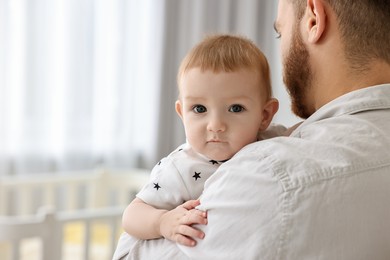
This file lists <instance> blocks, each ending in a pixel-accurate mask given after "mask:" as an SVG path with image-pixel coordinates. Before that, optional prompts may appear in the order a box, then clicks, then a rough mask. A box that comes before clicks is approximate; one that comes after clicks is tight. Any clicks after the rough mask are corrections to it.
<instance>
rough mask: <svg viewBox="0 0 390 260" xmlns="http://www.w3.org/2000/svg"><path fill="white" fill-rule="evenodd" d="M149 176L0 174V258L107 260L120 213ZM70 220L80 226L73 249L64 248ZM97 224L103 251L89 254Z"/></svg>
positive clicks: (138, 172) (142, 172) (143, 172)
mask: <svg viewBox="0 0 390 260" xmlns="http://www.w3.org/2000/svg"><path fill="white" fill-rule="evenodd" d="M148 178H149V171H148V170H143V169H133V170H130V171H117V170H116V171H114V170H102V169H98V170H95V171H92V172H91V171H80V172H68V173H62V174H33V175H24V176H15V177H0V259H13V260H20V259H29V260H30V259H43V260H61V259H72V260H77V259H80V260H81V259H93V260H95V259H102V260H103V259H110V257H111V256H112V254H113V251H114V249H115V246H116V242H117V239H118V237H119V234H120V233H121V227H120V219H121V215H122V212H123V210H124V208H125V206H126V205H127V204H128V203H129V202H130V201H131V200H132V198H133V197H134V195H135V193H136V192H137V191H138V190H139V189H140V188H141V187H142V186H143V185H144V184H145V183H146V181H147V180H148ZM69 223H76V224H77V225H81V226H82V229H83V230H84V232H83V236H84V237H83V239H82V242H81V245H80V246H78V248H79V249H78V250H74V249H73V251H72V250H65V248H68V249H69V246H68V245H66V244H65V242H66V241H64V235H65V234H64V232H65V229H66V228H67V227H68V224H69ZM76 224H74V225H76ZM96 224H97V225H100V226H102V225H105V226H106V228H105V229H106V230H108V231H109V232H108V233H107V232H106V233H107V234H106V235H107V238H106V239H108V240H109V241H108V243H107V247H109V248H108V249H106V251H105V253H106V254H105V255H104V254H102V253H99V251H97V252H95V254H94V255H93V254H92V253H91V252H92V250H91V247H92V243H91V238H92V235H91V233H92V231H91V230H92V229H93V228H94V225H96ZM68 233H69V232H68ZM26 241H27V242H30V248H31V244H35V245H37V246H35V247H33V248H35V250H34V252H33V253H31V252H30V251H29V250H31V249H29V247H28V246H26V244H27V245H28V243H25V242H26ZM32 241H34V242H32ZM69 251H70V252H69ZM95 251H96V250H95ZM72 252H73V253H72Z"/></svg>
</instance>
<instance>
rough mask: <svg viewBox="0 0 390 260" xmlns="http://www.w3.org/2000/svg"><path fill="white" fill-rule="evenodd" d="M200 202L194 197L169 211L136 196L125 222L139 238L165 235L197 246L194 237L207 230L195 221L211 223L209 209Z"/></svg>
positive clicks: (201, 237)
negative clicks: (204, 210) (205, 209)
mask: <svg viewBox="0 0 390 260" xmlns="http://www.w3.org/2000/svg"><path fill="white" fill-rule="evenodd" d="M199 204H200V202H199V200H190V201H187V202H185V203H183V204H182V205H180V206H178V207H176V208H174V209H172V210H169V211H168V210H162V209H156V208H154V207H152V206H150V205H148V204H146V203H145V202H144V201H142V200H141V199H139V198H135V199H134V200H133V201H132V202H131V203H130V205H129V206H127V208H126V209H125V211H124V213H123V217H122V226H123V229H124V230H125V231H126V232H127V233H128V234H130V235H132V236H134V237H136V238H139V239H155V238H161V237H164V238H166V239H169V240H172V241H174V242H177V243H179V244H182V245H185V246H195V244H196V241H195V240H194V238H195V237H196V238H199V239H203V237H204V233H203V232H202V231H200V230H198V229H196V228H194V227H192V226H191V225H193V224H203V225H205V224H207V214H206V212H203V211H200V210H197V209H195V207H196V206H198V205H199Z"/></svg>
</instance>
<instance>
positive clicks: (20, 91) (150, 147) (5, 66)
mask: <svg viewBox="0 0 390 260" xmlns="http://www.w3.org/2000/svg"><path fill="white" fill-rule="evenodd" d="M275 6H276V2H275V1H258V0H242V1H241V0H240V1H236V0H214V1H209V0H188V1H182V0H163V1H154V0H142V1H141V0H112V1H108V0H35V1H28V0H0V175H1V174H13V173H34V172H42V171H57V170H58V171H59V170H71V169H80V168H91V167H96V166H97V165H106V166H108V167H111V166H112V167H133V166H141V167H148V168H150V167H152V166H153V165H154V163H155V162H156V161H158V160H159V158H160V157H162V156H165V155H167V154H168V153H169V152H170V151H171V150H173V149H174V148H175V147H176V146H177V145H179V144H181V143H182V142H184V141H185V137H184V130H183V127H182V125H181V122H180V120H179V118H178V117H177V115H176V113H175V110H174V102H175V100H176V98H177V85H176V73H177V69H178V66H179V63H180V61H181V59H182V58H183V57H184V55H185V54H186V52H187V51H188V50H189V49H190V48H191V47H192V46H193V45H194V44H195V43H196V42H198V41H199V40H201V39H202V38H203V36H204V35H205V34H207V33H217V32H219V33H227V32H233V33H239V34H242V35H246V36H248V37H249V38H251V39H253V40H254V41H255V42H256V43H258V44H259V45H260V46H261V47H262V48H263V50H264V51H265V52H266V54H267V56H269V57H271V59H274V57H277V55H275V50H276V49H277V44H276V42H275V40H274V39H273V37H272V36H273V34H272V32H270V30H272V23H273V19H274V18H273V13H276V11H275ZM266 28H267V29H266ZM272 62H273V61H272ZM272 62H270V63H272ZM275 63H276V62H275ZM277 77H280V75H279V74H278V76H277Z"/></svg>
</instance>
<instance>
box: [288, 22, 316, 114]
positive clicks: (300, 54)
mask: <svg viewBox="0 0 390 260" xmlns="http://www.w3.org/2000/svg"><path fill="white" fill-rule="evenodd" d="M283 80H284V84H285V85H286V87H287V91H288V93H289V94H290V97H291V109H292V111H293V113H294V114H296V115H297V116H299V117H301V118H304V119H306V118H308V117H309V116H310V115H311V114H313V113H314V110H312V111H310V109H309V108H308V104H307V102H308V100H307V94H308V92H309V90H310V88H311V87H312V86H311V84H312V71H311V68H310V66H309V52H308V51H307V49H306V46H305V45H304V43H303V41H302V36H301V34H300V33H299V30H298V27H297V26H296V27H295V29H294V32H293V36H292V43H291V46H290V49H289V53H288V54H287V57H286V58H285V60H284V75H283Z"/></svg>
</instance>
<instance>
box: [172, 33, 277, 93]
mask: <svg viewBox="0 0 390 260" xmlns="http://www.w3.org/2000/svg"><path fill="white" fill-rule="evenodd" d="M192 68H200V69H201V70H202V71H205V70H211V71H213V72H215V73H218V72H235V71H238V70H240V69H249V70H253V71H254V72H256V73H258V74H259V76H260V79H261V81H262V82H260V83H263V84H261V85H260V86H259V87H264V89H265V93H266V96H267V99H268V98H271V96H272V89H271V79H270V70H269V65H268V61H267V58H266V57H265V56H264V54H263V53H262V52H261V51H260V49H259V48H258V47H257V46H256V45H255V44H254V43H253V42H252V41H251V40H249V39H247V38H245V37H242V36H234V35H227V34H217V35H211V36H206V37H205V38H204V40H203V41H201V42H200V43H199V44H197V45H196V46H195V47H194V48H193V49H192V50H191V51H190V52H189V53H188V54H187V55H186V56H185V57H184V59H183V61H182V63H181V65H180V67H179V72H178V75H177V82H178V84H179V86H180V80H181V78H182V77H183V75H184V74H185V73H186V72H187V71H188V70H190V69H192Z"/></svg>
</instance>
